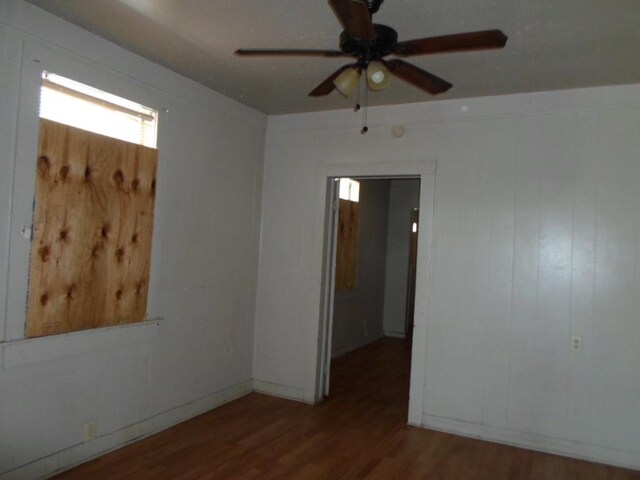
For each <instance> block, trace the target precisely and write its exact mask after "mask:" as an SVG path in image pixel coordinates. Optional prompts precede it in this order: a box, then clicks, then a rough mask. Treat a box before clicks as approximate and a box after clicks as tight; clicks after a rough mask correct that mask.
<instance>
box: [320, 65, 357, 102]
mask: <svg viewBox="0 0 640 480" xmlns="http://www.w3.org/2000/svg"><path fill="white" fill-rule="evenodd" d="M351 67H353V65H345V66H344V67H340V68H339V69H338V70H336V71H335V72H333V73H332V74H331V75H330V76H329V77H328V78H327V79H326V80H325V81H324V82H322V83H321V84H320V85H318V86H317V87H316V88H314V89H313V90H312V91H311V93H309V96H310V97H322V96H324V95H329V94H330V93H331V92H333V91H334V90H335V88H336V86H335V85H334V84H333V81H334V80H335V79H336V78H337V77H338V75H340V74H341V73H342V72H344V71H345V70H346V69H347V68H351Z"/></svg>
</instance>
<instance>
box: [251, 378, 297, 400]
mask: <svg viewBox="0 0 640 480" xmlns="http://www.w3.org/2000/svg"><path fill="white" fill-rule="evenodd" d="M253 391H254V392H257V393H263V394H265V395H270V396H272V397H279V398H284V399H286V400H295V401H296V402H304V403H307V402H305V401H304V391H303V389H302V388H297V387H290V386H288V385H280V384H277V383H271V382H263V381H262V380H255V379H254V380H253Z"/></svg>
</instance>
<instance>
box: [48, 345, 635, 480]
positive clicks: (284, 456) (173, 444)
mask: <svg viewBox="0 0 640 480" xmlns="http://www.w3.org/2000/svg"><path fill="white" fill-rule="evenodd" d="M409 364H410V346H409V345H408V343H406V342H404V341H400V340H391V339H384V340H381V341H378V342H376V343H374V344H371V345H369V346H367V347H364V348H362V349H360V350H357V351H355V352H352V353H350V354H347V355H345V356H343V357H341V358H339V359H337V360H336V361H334V363H333V366H332V371H333V373H332V394H331V396H330V397H329V398H328V399H326V400H325V401H324V402H322V403H321V404H319V405H316V406H310V405H304V404H300V403H296V402H291V401H288V400H282V399H278V398H272V397H268V396H264V395H259V394H251V395H248V396H246V397H243V398H241V399H239V400H236V401H234V402H232V403H229V404H227V405H224V406H222V407H220V408H218V409H216V410H213V411H211V412H208V413H206V414H204V415H200V416H199V417H196V418H194V419H192V420H189V421H187V422H184V423H182V424H180V425H178V426H176V427H173V428H171V429H169V430H165V431H163V432H160V433H158V434H156V435H153V436H151V437H149V438H147V439H144V440H141V441H139V442H137V443H134V444H132V445H130V446H127V447H125V448H122V449H120V450H118V451H115V452H113V453H110V454H108V455H105V456H103V457H100V458H98V459H96V460H94V461H91V462H89V463H86V464H84V465H81V466H79V467H76V468H75V469H73V470H69V471H67V472H65V473H63V474H61V475H59V476H57V477H56V478H57V479H58V480H63V479H64V480H77V479H88V478H90V479H96V480H105V479H114V480H115V479H118V480H120V479H135V480H138V479H139V480H145V479H154V480H159V479H172V480H196V479H198V480H199V479H226V478H229V479H243V480H250V479H260V480H264V479H300V480H311V479H332V480H333V479H343V478H349V479H365V478H366V479H384V480H390V479H429V480H471V479H473V480H475V479H478V480H605V479H607V480H629V479H638V480H640V472H634V471H630V470H624V469H620V468H614V467H610V466H605V465H599V464H595V463H589V462H584V461H579V460H572V459H568V458H563V457H558V456H555V455H547V454H543V453H537V452H531V451H528V450H523V449H519V448H514V447H507V446H503V445H498V444H494V443H489V442H483V441H480V440H473V439H468V438H463V437H458V436H454V435H448V434H444V433H439V432H434V431H430V430H425V429H421V428H414V427H409V426H406V424H405V422H406V418H407V403H408V398H409Z"/></svg>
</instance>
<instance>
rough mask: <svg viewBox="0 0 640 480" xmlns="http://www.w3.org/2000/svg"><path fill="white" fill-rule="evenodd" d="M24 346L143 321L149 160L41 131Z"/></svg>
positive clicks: (61, 128)
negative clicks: (36, 340)
mask: <svg viewBox="0 0 640 480" xmlns="http://www.w3.org/2000/svg"><path fill="white" fill-rule="evenodd" d="M38 151H39V154H38V155H39V156H38V159H37V175H36V199H35V211H34V230H33V232H34V233H33V241H32V247H31V264H30V280H29V281H30V283H29V298H28V311H27V336H28V337H37V336H42V335H52V334H58V333H65V332H72V331H77V330H86V329H91V328H99V327H107V326H112V325H121V324H127V323H134V322H140V321H142V320H144V318H145V315H146V304H147V292H148V287H149V269H150V261H151V238H152V233H153V211H154V202H155V189H156V180H155V179H156V170H157V162H158V158H157V150H154V149H152V148H148V147H143V146H140V145H136V144H133V143H129V142H125V141H122V140H117V139H114V138H110V137H106V136H103V135H98V134H95V133H91V132H87V131H84V130H80V129H77V128H74V127H70V126H67V125H62V124H59V123H56V122H52V121H49V120H44V119H41V121H40V139H39V150H38Z"/></svg>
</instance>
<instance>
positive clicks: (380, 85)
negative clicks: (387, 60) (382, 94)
mask: <svg viewBox="0 0 640 480" xmlns="http://www.w3.org/2000/svg"><path fill="white" fill-rule="evenodd" d="M389 83H391V72H389V69H388V68H387V67H386V66H385V65H384V63H382V62H379V61H377V60H374V61H372V62H369V65H368V66H367V85H369V89H370V90H373V91H374V92H379V91H380V90H384V89H385V88H387V87H388V86H389Z"/></svg>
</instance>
